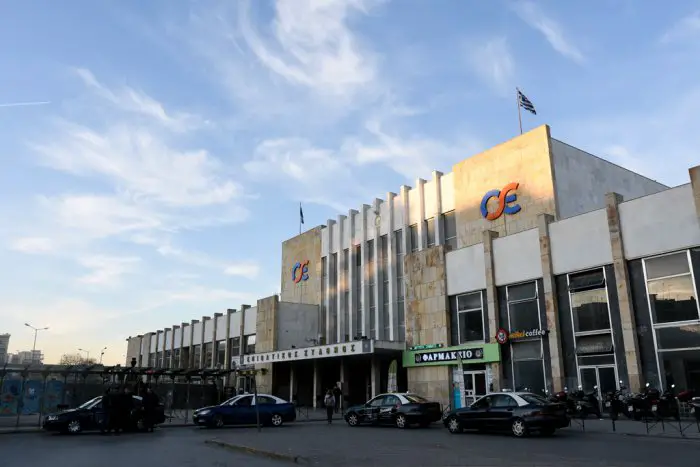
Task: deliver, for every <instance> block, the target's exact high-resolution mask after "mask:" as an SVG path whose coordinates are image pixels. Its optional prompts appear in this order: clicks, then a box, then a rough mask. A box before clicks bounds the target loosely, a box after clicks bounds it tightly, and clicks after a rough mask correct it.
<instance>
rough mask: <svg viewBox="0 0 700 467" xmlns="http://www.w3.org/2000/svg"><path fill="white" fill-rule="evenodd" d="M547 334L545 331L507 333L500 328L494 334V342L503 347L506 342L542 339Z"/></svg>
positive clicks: (531, 330)
mask: <svg viewBox="0 0 700 467" xmlns="http://www.w3.org/2000/svg"><path fill="white" fill-rule="evenodd" d="M547 334H549V330H547V329H530V330H529V331H511V332H508V331H506V330H505V329H503V328H501V329H499V330H498V332H496V342H498V343H499V344H501V345H503V344H506V343H507V342H508V341H520V340H523V339H535V338H538V337H539V338H542V337H545V336H546V335H547Z"/></svg>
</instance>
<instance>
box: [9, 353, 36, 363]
mask: <svg viewBox="0 0 700 467" xmlns="http://www.w3.org/2000/svg"><path fill="white" fill-rule="evenodd" d="M8 360H9V363H10V364H12V365H41V364H42V363H43V361H44V354H43V353H42V352H41V350H24V351H21V352H17V353H16V354H10V355H9V358H8Z"/></svg>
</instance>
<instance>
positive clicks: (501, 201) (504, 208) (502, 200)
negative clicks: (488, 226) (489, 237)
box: [481, 182, 520, 221]
mask: <svg viewBox="0 0 700 467" xmlns="http://www.w3.org/2000/svg"><path fill="white" fill-rule="evenodd" d="M518 186H520V184H519V183H518V182H512V183H509V184H508V185H506V186H504V187H503V188H502V189H500V190H491V191H489V192H488V193H486V194H485V195H484V197H483V198H482V199H481V215H482V216H483V217H484V218H486V219H487V220H490V221H493V220H496V219H498V218H499V217H501V216H502V215H503V213H505V214H517V213H519V212H520V205H519V204H511V203H515V202H516V201H517V200H518V195H517V194H515V193H513V192H514V191H515V190H517V189H518ZM491 198H496V199H498V207H497V208H496V210H495V211H491V212H489V209H488V204H489V201H490V200H491Z"/></svg>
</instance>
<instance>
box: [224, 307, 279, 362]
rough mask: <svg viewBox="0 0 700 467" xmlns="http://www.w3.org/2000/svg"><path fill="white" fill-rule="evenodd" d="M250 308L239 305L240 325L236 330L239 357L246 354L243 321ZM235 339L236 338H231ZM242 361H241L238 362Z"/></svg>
mask: <svg viewBox="0 0 700 467" xmlns="http://www.w3.org/2000/svg"><path fill="white" fill-rule="evenodd" d="M249 308H250V305H241V325H240V327H239V329H238V341H239V344H238V345H239V346H240V352H239V354H240V356H241V357H243V355H245V354H246V349H245V344H246V342H245V321H246V314H248V309H249ZM232 337H236V336H232ZM272 350H277V349H272ZM239 361H243V360H239Z"/></svg>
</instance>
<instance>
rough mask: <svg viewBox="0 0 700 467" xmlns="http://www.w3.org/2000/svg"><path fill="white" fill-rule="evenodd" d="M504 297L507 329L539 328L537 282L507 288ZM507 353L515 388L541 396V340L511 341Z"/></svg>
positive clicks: (538, 338)
mask: <svg viewBox="0 0 700 467" xmlns="http://www.w3.org/2000/svg"><path fill="white" fill-rule="evenodd" d="M506 296H507V299H508V327H509V328H510V331H511V332H513V331H529V330H532V329H540V328H541V322H540V306H539V302H538V300H537V283H536V282H534V281H533V282H528V283H525V284H519V285H509V286H508V287H507V288H506ZM510 350H511V355H512V364H513V380H514V381H513V382H514V389H515V390H516V391H521V390H524V391H530V392H536V393H538V394H542V393H543V391H544V389H545V380H544V360H543V358H544V355H543V348H542V338H541V337H536V338H533V339H523V340H521V341H518V342H511V344H510Z"/></svg>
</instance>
